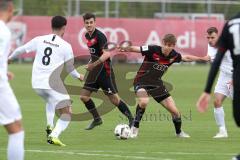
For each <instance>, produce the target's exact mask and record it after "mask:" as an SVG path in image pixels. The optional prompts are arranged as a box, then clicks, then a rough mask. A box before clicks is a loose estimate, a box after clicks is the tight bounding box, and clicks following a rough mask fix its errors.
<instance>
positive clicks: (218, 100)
mask: <svg viewBox="0 0 240 160" xmlns="http://www.w3.org/2000/svg"><path fill="white" fill-rule="evenodd" d="M221 106H222V100H221V99H218V98H216V99H215V100H214V107H215V108H218V107H221Z"/></svg>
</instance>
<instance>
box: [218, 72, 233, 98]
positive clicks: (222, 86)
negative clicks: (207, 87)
mask: <svg viewBox="0 0 240 160" xmlns="http://www.w3.org/2000/svg"><path fill="white" fill-rule="evenodd" d="M231 81H232V75H230V74H227V73H224V72H220V74H219V77H218V81H217V84H216V86H215V90H214V93H220V94H223V95H225V96H227V97H229V98H231V99H232V98H233V87H232V85H231Z"/></svg>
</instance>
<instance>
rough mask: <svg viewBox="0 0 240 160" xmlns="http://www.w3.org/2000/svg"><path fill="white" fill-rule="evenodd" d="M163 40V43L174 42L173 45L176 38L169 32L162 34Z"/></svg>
mask: <svg viewBox="0 0 240 160" xmlns="http://www.w3.org/2000/svg"><path fill="white" fill-rule="evenodd" d="M163 42H164V43H170V44H174V45H175V44H176V42H177V39H176V37H175V36H174V34H171V33H169V34H166V35H165V36H164V38H163Z"/></svg>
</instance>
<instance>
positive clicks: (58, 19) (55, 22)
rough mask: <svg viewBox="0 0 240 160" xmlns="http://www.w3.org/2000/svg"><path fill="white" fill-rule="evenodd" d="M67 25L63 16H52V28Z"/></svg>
mask: <svg viewBox="0 0 240 160" xmlns="http://www.w3.org/2000/svg"><path fill="white" fill-rule="evenodd" d="M66 25H67V19H66V18H65V17H63V16H55V17H53V18H52V29H57V30H58V29H61V28H62V27H63V26H66Z"/></svg>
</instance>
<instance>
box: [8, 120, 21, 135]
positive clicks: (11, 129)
mask: <svg viewBox="0 0 240 160" xmlns="http://www.w3.org/2000/svg"><path fill="white" fill-rule="evenodd" d="M5 128H6V130H7V132H8V134H14V133H18V132H21V131H22V130H23V127H22V122H21V120H19V121H15V122H13V123H11V124H8V125H6V126H5Z"/></svg>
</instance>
